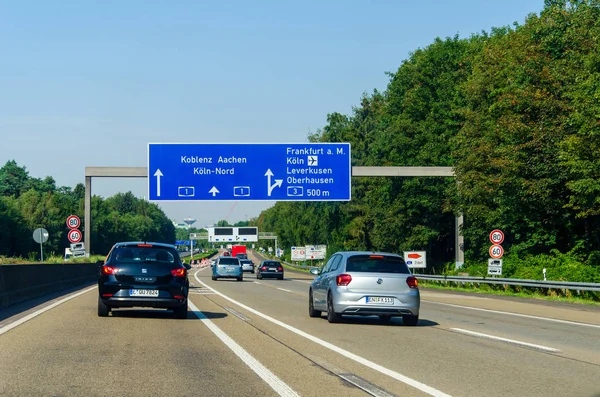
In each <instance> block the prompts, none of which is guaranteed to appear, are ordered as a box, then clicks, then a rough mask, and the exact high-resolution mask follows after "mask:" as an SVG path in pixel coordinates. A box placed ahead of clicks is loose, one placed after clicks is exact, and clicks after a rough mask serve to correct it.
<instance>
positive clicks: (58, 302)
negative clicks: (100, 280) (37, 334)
mask: <svg viewBox="0 0 600 397" xmlns="http://www.w3.org/2000/svg"><path fill="white" fill-rule="evenodd" d="M96 288H97V287H96V286H94V287H91V288H88V289H84V290H83V291H79V292H77V293H75V294H73V295H69V296H67V297H66V298H63V299H61V300H59V301H57V302H54V303H53V304H51V305H48V306H46V307H44V308H42V309H39V310H36V311H35V312H33V313H30V314H28V315H26V316H25V317H23V318H20V319H19V320H17V321H15V322H14V323H10V324H8V325H5V326H3V327H2V328H0V335H2V334H3V333H5V332H8V331H10V330H11V329H13V328H15V327H18V326H19V325H21V324H23V323H25V322H27V321H29V320H31V319H32V318H34V317H37V316H39V315H40V314H42V313H44V312H47V311H48V310H50V309H54V308H55V307H56V306H58V305H61V304H63V303H65V302H67V301H69V300H71V299H73V298H77V297H78V296H80V295H83V294H85V293H87V292H90V291H92V290H94V289H96Z"/></svg>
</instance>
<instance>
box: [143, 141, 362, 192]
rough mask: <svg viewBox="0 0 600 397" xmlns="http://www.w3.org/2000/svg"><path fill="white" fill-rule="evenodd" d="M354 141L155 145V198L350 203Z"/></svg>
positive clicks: (151, 157)
mask: <svg viewBox="0 0 600 397" xmlns="http://www.w3.org/2000/svg"><path fill="white" fill-rule="evenodd" d="M351 176H352V167H351V164H350V144H349V143H149V144H148V197H149V199H150V200H151V201H267V200H273V201H348V200H350V179H351Z"/></svg>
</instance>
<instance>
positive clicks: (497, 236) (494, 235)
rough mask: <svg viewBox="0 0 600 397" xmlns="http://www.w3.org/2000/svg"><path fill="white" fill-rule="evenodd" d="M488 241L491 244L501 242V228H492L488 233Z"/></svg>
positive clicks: (502, 235)
mask: <svg viewBox="0 0 600 397" xmlns="http://www.w3.org/2000/svg"><path fill="white" fill-rule="evenodd" d="M490 241H491V243H492V244H502V242H503V241H504V233H502V230H498V229H495V230H492V232H491V233H490Z"/></svg>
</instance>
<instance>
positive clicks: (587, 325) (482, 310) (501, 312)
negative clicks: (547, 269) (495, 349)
mask: <svg viewBox="0 0 600 397" xmlns="http://www.w3.org/2000/svg"><path fill="white" fill-rule="evenodd" d="M421 301H427V302H428V303H435V304H438V305H444V306H451V307H458V308H460V309H469V310H477V311H481V312H487V313H496V314H505V315H507V316H515V317H524V318H531V319H534V320H544V321H550V322H553V323H560V324H569V325H580V326H582V327H592V328H599V329H600V325H596V324H588V323H579V322H576V321H569V320H559V319H557V318H549V317H540V316H533V315H531V314H521V313H511V312H503V311H500V310H492V309H482V308H480V307H470V306H462V305H455V304H452V303H443V302H435V301H430V300H426V299H421Z"/></svg>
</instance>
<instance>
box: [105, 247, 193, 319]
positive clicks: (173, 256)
mask: <svg viewBox="0 0 600 397" xmlns="http://www.w3.org/2000/svg"><path fill="white" fill-rule="evenodd" d="M189 269H190V266H189V265H184V264H183V263H182V262H181V258H180V257H179V254H178V252H177V249H176V248H175V246H173V245H169V244H163V243H148V242H122V243H117V244H115V245H114V246H113V247H112V249H111V250H110V252H109V254H108V256H107V257H106V261H105V262H104V264H103V265H102V266H100V271H99V273H100V274H99V277H98V293H99V295H98V316H100V317H106V316H108V314H109V313H110V311H111V310H112V309H115V308H121V307H152V308H162V309H169V310H173V312H174V314H175V317H177V318H187V310H188V291H189V281H188V278H187V271H188V270H189Z"/></svg>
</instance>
